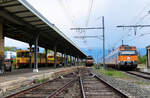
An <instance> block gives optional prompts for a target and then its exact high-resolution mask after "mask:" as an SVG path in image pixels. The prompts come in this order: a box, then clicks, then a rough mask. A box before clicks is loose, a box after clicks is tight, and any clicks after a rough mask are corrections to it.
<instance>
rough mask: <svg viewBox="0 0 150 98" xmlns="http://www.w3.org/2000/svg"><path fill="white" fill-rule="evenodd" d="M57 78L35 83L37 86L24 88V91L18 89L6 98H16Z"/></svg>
mask: <svg viewBox="0 0 150 98" xmlns="http://www.w3.org/2000/svg"><path fill="white" fill-rule="evenodd" d="M58 78H59V77H58ZM58 78H56V79H58ZM56 79H54V80H50V81H46V82H44V83H40V84H37V85H35V86H32V87H29V88H27V89H24V90H22V91H18V92H16V93H13V94H11V95H8V96H6V97H5V98H15V97H17V96H20V95H22V94H24V93H26V92H30V91H32V90H34V89H37V88H39V87H41V86H43V85H46V84H47V83H49V82H53V81H55V80H56Z"/></svg>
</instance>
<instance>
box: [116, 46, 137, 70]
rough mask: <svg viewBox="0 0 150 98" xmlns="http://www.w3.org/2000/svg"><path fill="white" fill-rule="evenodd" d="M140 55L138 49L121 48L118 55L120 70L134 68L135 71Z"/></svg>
mask: <svg viewBox="0 0 150 98" xmlns="http://www.w3.org/2000/svg"><path fill="white" fill-rule="evenodd" d="M137 60H138V53H137V51H136V47H129V46H121V47H120V48H119V53H118V66H119V68H121V69H122V68H132V69H135V68H136V67H137V65H138V63H137Z"/></svg>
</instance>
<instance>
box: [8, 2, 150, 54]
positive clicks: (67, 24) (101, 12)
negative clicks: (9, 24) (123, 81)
mask: <svg viewBox="0 0 150 98" xmlns="http://www.w3.org/2000/svg"><path fill="white" fill-rule="evenodd" d="M27 1H28V2H29V3H30V4H31V5H32V6H33V7H35V8H36V9H37V10H38V11H39V12H40V13H41V14H42V15H43V16H45V17H46V18H47V19H48V20H49V21H50V22H51V23H53V24H55V25H56V26H57V27H58V28H59V29H60V30H61V31H62V32H63V33H64V34H66V35H67V36H68V37H69V38H70V39H71V40H72V41H73V42H74V43H75V44H77V46H78V47H79V48H81V49H83V50H88V51H89V52H88V53H91V54H92V52H91V51H94V50H98V49H99V50H100V49H102V47H103V46H102V38H101V36H102V30H100V29H98V30H83V31H76V30H70V28H77V27H102V22H101V19H102V18H101V17H102V16H104V18H105V40H106V42H105V43H106V49H110V50H111V49H112V48H117V47H118V46H119V45H121V40H124V44H129V45H134V46H136V47H138V48H145V47H146V46H148V45H150V38H149V37H150V32H149V30H150V28H149V27H145V28H144V27H143V28H138V29H137V32H136V33H137V34H136V35H134V30H133V28H117V27H116V26H118V25H135V24H140V25H142V24H143V25H144V24H149V23H150V12H149V11H150V0H27ZM77 36H98V38H86V39H83V38H82V39H81V38H75V37H77ZM5 46H16V47H19V48H26V47H28V44H26V43H22V42H18V41H15V40H12V39H9V38H6V39H5Z"/></svg>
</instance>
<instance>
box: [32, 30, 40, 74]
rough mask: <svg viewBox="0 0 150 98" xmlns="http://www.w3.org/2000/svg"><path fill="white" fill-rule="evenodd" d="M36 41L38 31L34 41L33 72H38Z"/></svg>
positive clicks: (37, 39)
mask: <svg viewBox="0 0 150 98" xmlns="http://www.w3.org/2000/svg"><path fill="white" fill-rule="evenodd" d="M38 41H39V33H37V36H36V38H35V42H34V69H33V72H38Z"/></svg>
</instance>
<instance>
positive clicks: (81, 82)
mask: <svg viewBox="0 0 150 98" xmlns="http://www.w3.org/2000/svg"><path fill="white" fill-rule="evenodd" d="M79 82H80V88H81V94H82V98H86V97H85V92H84V88H83V81H82V79H81V76H79Z"/></svg>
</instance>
